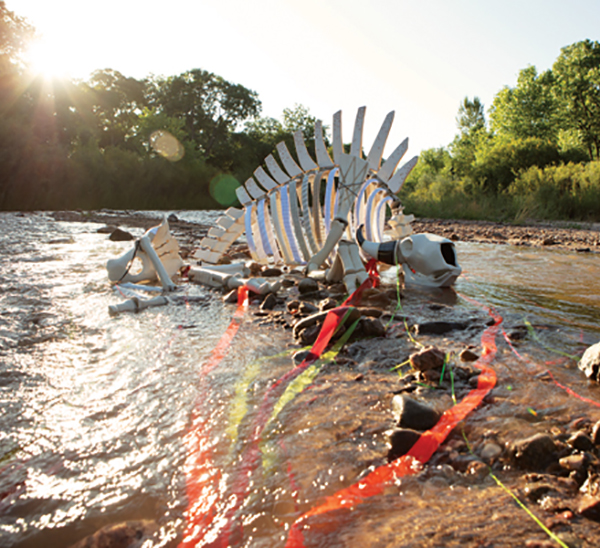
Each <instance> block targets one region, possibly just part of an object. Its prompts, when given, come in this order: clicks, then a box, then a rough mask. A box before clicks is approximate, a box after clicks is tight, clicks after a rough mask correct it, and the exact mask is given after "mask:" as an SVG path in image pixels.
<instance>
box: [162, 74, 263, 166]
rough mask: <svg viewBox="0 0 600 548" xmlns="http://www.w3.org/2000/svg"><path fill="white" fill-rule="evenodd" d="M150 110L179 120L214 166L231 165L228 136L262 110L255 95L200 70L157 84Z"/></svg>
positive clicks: (237, 85) (239, 86)
mask: <svg viewBox="0 0 600 548" xmlns="http://www.w3.org/2000/svg"><path fill="white" fill-rule="evenodd" d="M152 106H154V107H156V109H157V111H158V112H164V113H165V114H166V115H167V116H171V117H180V118H182V119H183V120H184V121H185V129H186V131H187V133H188V138H189V139H190V140H193V141H195V142H196V143H197V145H198V147H199V149H200V150H201V152H202V153H203V154H204V156H205V158H206V159H207V160H208V161H209V162H211V163H213V164H214V165H219V164H223V163H227V162H229V163H230V162H231V160H232V158H231V151H230V149H229V140H230V138H231V135H232V134H233V133H234V132H235V131H236V130H237V129H238V128H239V127H241V125H242V124H243V122H244V121H246V120H248V119H250V118H253V117H255V116H258V114H259V113H260V109H261V103H260V101H259V100H258V95H257V93H256V92H254V91H251V90H249V89H247V88H245V87H243V86H242V85H240V84H232V83H231V82H228V81H226V80H225V79H224V78H222V77H220V76H217V75H216V74H213V73H211V72H207V71H205V70H200V69H193V70H190V71H188V72H184V73H183V74H180V75H179V76H173V77H170V78H167V79H164V80H158V81H157V82H156V91H155V93H154V97H153V103H152Z"/></svg>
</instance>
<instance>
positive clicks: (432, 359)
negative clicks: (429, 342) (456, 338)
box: [410, 346, 446, 371]
mask: <svg viewBox="0 0 600 548" xmlns="http://www.w3.org/2000/svg"><path fill="white" fill-rule="evenodd" d="M445 358H446V354H445V353H444V352H442V351H441V350H439V349H438V348H435V347H434V346H428V347H427V348H424V349H423V350H420V351H419V352H415V353H414V354H411V355H410V364H411V365H412V366H413V367H414V368H415V369H417V370H418V371H429V370H430V369H441V367H442V366H443V365H444V360H445Z"/></svg>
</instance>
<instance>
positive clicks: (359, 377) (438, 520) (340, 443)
mask: <svg viewBox="0 0 600 548" xmlns="http://www.w3.org/2000/svg"><path fill="white" fill-rule="evenodd" d="M53 216H54V218H55V219H58V220H62V221H70V222H74V221H93V222H95V223H99V224H103V225H109V226H120V227H121V228H122V229H124V230H127V229H128V228H132V227H136V228H149V227H150V226H153V225H155V224H156V222H157V219H156V218H154V219H152V218H148V217H147V216H145V215H142V214H138V213H123V212H94V213H89V214H88V213H77V212H68V213H57V214H53ZM170 225H171V228H172V230H173V233H174V235H175V237H176V238H177V240H178V241H179V242H180V243H182V242H186V243H185V244H184V245H186V246H187V245H188V243H187V242H189V246H197V244H198V242H199V240H200V238H201V237H202V236H203V234H204V233H205V232H206V230H207V229H208V226H206V225H199V224H195V223H187V222H182V221H180V220H177V219H176V218H175V217H171V219H170ZM413 228H414V230H415V232H431V233H434V234H439V235H443V236H446V237H448V238H451V239H453V240H455V241H476V242H490V243H499V244H514V245H521V246H532V247H533V246H536V247H547V246H551V248H552V249H554V248H561V247H564V248H565V249H571V250H578V251H581V252H583V251H584V250H586V251H589V252H590V253H594V252H596V250H598V248H599V247H600V246H598V243H597V242H598V240H599V237H600V233H599V232H598V231H597V230H595V229H594V228H593V227H590V229H589V230H582V229H581V227H575V226H572V227H571V226H560V225H558V224H555V225H528V226H520V227H515V226H512V225H502V224H497V223H486V222H468V221H446V220H423V219H421V220H418V221H415V223H414V225H413ZM92 230H94V231H95V230H96V228H93V229H92ZM586 248H587V249H586ZM516 251H517V253H515V254H518V252H519V251H520V250H516ZM500 253H501V252H500ZM465 255H467V253H465ZM536 255H538V254H536ZM539 255H543V261H542V262H543V266H542V268H543V269H544V270H543V272H545V271H546V269H547V270H549V271H553V270H556V267H555V266H553V263H552V261H553V260H554V259H555V258H556V257H558V258H559V259H560V258H561V257H562V256H563V254H554V253H549V254H539ZM587 260H589V261H592V262H593V263H594V264H596V262H597V257H593V256H588V257H585V258H584V257H582V262H585V261H587ZM461 264H462V263H461ZM465 268H466V270H468V272H469V278H470V280H475V281H476V283H473V282H472V281H466V282H463V281H462V279H461V280H459V282H460V283H459V285H458V287H457V288H456V291H452V290H436V291H420V290H418V289H416V288H410V289H406V290H405V291H404V295H403V299H402V303H401V307H402V308H401V309H399V308H398V307H399V306H400V303H398V302H397V293H396V287H395V284H394V278H393V277H390V276H387V279H386V280H385V284H384V286H383V287H382V288H381V289H378V290H375V291H367V292H366V293H365V294H364V296H363V302H362V303H361V304H362V307H360V308H359V313H360V316H361V317H360V318H358V320H359V323H358V324H357V326H356V331H355V333H354V334H353V336H352V337H351V338H350V339H349V340H348V341H347V342H346V344H345V345H344V346H343V347H342V348H341V350H340V351H339V353H338V354H337V356H336V357H335V358H334V359H332V361H330V362H328V363H327V365H326V366H325V365H324V366H323V369H322V371H320V372H319V375H318V376H316V377H315V378H314V380H313V381H312V382H311V384H310V386H309V387H307V388H306V389H305V390H302V391H301V393H299V394H298V395H297V396H296V397H295V399H294V402H293V404H290V406H291V405H293V408H291V407H290V409H292V411H291V412H287V413H286V412H285V411H284V412H282V413H281V415H280V416H279V418H278V420H279V421H281V425H280V426H278V427H277V432H280V433H281V436H282V437H281V438H273V439H280V440H282V441H284V442H285V451H286V460H287V463H288V465H289V469H291V470H293V471H294V474H295V481H298V485H299V488H300V491H301V492H302V494H303V497H305V500H306V501H311V504H317V503H318V501H319V500H320V498H319V497H321V496H322V495H323V491H321V489H326V491H325V492H326V493H334V492H336V490H339V489H342V488H345V487H346V486H347V485H348V484H349V482H351V481H354V480H356V479H358V478H362V477H364V474H365V473H366V472H365V471H368V470H372V469H377V468H381V467H384V466H386V465H387V463H388V462H389V461H394V460H395V459H397V458H399V457H401V455H403V454H405V453H406V451H407V450H408V449H409V448H410V447H412V445H413V444H414V443H415V440H416V439H418V438H419V437H420V435H421V433H422V432H423V431H426V430H428V429H430V428H431V425H432V424H435V423H436V422H437V421H439V418H440V416H441V415H442V414H443V413H445V412H446V411H447V410H450V409H452V408H453V407H454V405H455V402H461V401H463V400H464V399H465V398H467V397H468V396H469V394H471V391H472V390H473V389H475V388H477V387H478V386H479V379H480V376H481V375H480V367H481V365H482V364H484V362H485V360H491V357H492V356H493V357H494V361H493V363H492V364H491V365H492V367H493V369H494V371H495V375H496V377H497V379H496V381H495V383H494V386H493V387H491V386H490V388H492V389H491V391H490V392H489V394H488V395H486V396H485V398H484V400H483V401H482V403H481V404H480V405H479V406H478V407H477V408H476V409H475V410H473V412H471V413H470V414H469V415H468V416H467V417H466V419H465V421H464V422H463V423H462V425H461V426H460V427H458V428H456V429H454V430H453V431H452V432H451V433H450V434H449V435H448V437H447V438H446V440H445V441H444V443H443V444H442V445H441V446H440V447H439V449H438V450H437V451H436V452H435V453H434V454H433V455H432V457H431V459H430V460H429V462H428V464H427V466H425V467H424V468H423V470H422V471H421V472H419V473H418V474H416V475H415V476H413V477H411V478H404V479H403V483H402V490H401V492H400V494H401V496H400V497H399V496H398V494H397V493H394V496H393V497H385V496H382V497H380V498H373V500H371V501H369V504H365V505H363V506H360V505H359V507H358V509H357V510H356V511H355V513H354V514H353V522H352V524H351V525H349V524H347V523H345V522H344V520H343V518H344V515H341V517H340V516H337V517H336V516H334V517H333V518H332V520H333V521H332V523H333V524H334V525H331V528H330V529H331V530H330V531H329V530H328V531H322V530H320V529H319V535H321V537H322V536H323V535H325V536H327V535H330V537H331V538H329V539H323V538H321V540H322V541H323V542H325V543H327V540H330V541H331V542H330V544H331V545H334V544H335V540H336V538H337V535H338V534H339V533H340V532H341V533H343V534H348V531H350V532H351V533H352V535H354V536H353V537H352V538H353V540H354V541H356V542H355V543H354V544H356V545H358V544H361V542H360V539H361V538H363V537H364V538H363V540H365V539H366V538H368V535H369V534H370V530H369V528H368V527H367V526H366V525H365V524H369V523H372V522H371V521H370V520H372V519H373V518H372V516H373V515H375V516H377V519H378V520H379V521H380V523H379V526H378V531H392V532H393V533H390V534H389V537H388V538H387V539H385V538H384V539H383V540H382V541H381V545H382V546H409V545H413V544H414V545H416V544H418V545H421V546H427V545H429V546H440V545H445V546H459V545H460V546H475V543H477V545H482V544H486V545H487V544H490V545H491V544H495V543H497V542H498V540H499V539H500V538H502V542H503V545H505V546H530V547H532V546H538V547H546V546H552V545H556V544H555V541H553V540H552V539H551V538H550V537H548V536H547V535H546V534H545V533H544V532H543V531H542V530H541V529H539V528H538V526H537V525H536V523H535V522H534V521H533V520H528V519H526V515H525V514H524V513H521V512H522V511H521V510H520V509H519V508H517V507H516V506H515V505H514V504H512V498H511V495H510V494H508V493H507V492H504V491H501V490H499V488H498V486H497V484H496V481H495V479H494V477H497V478H500V480H501V481H502V482H503V483H504V484H505V485H507V486H508V487H509V488H510V489H511V490H512V491H513V493H514V494H515V495H516V496H518V497H519V498H520V500H522V501H523V502H524V503H525V504H526V505H527V506H528V507H529V508H531V509H532V511H534V513H535V514H536V515H539V516H540V519H541V520H542V523H543V524H544V526H545V527H547V528H548V529H549V530H550V531H551V532H552V534H554V535H556V536H557V538H560V540H561V542H563V543H564V545H567V546H573V547H574V546H579V547H582V548H583V547H591V546H593V545H594V541H593V539H594V538H598V535H600V483H598V480H597V478H598V477H600V410H599V408H598V407H597V406H596V405H595V404H594V402H597V401H599V398H598V391H597V386H596V385H594V384H591V383H588V381H587V380H586V379H585V378H584V376H583V375H582V374H581V373H580V372H579V371H578V370H577V368H576V365H575V364H576V361H577V358H576V357H574V356H578V355H579V354H580V353H581V352H583V350H584V348H585V347H586V346H587V345H589V344H590V343H591V342H595V341H596V340H597V330H596V329H595V328H594V327H592V326H591V325H590V324H592V323H593V322H592V320H591V319H590V318H593V316H592V315H591V313H590V315H589V317H588V316H587V315H582V316H579V315H577V314H578V313H579V312H578V311H579V308H577V307H576V306H569V307H565V306H564V302H565V300H564V296H561V299H560V300H558V299H556V298H555V297H553V294H548V293H543V292H542V291H541V290H540V288H539V286H537V285H536V286H533V284H531V283H530V284H529V285H527V284H526V283H525V281H524V280H523V278H525V277H526V276H525V273H523V275H520V276H519V278H520V281H519V283H520V284H522V285H518V286H513V285H510V286H505V285H501V284H499V285H496V284H495V283H490V282H488V281H486V280H485V278H484V277H483V276H479V277H478V271H477V268H478V263H477V262H476V261H475V262H471V263H469V262H468V257H465ZM274 270H275V269H271V272H270V274H274ZM533 270H534V266H533V264H532V263H529V264H528V271H533ZM596 271H597V268H596ZM508 272H510V271H508ZM495 274H496V273H495ZM506 274H507V271H504V270H502V265H498V272H497V277H498V278H499V279H504V278H505V277H506ZM582 274H585V273H582ZM263 275H265V276H266V274H265V273H263ZM494 279H495V278H494ZM284 281H285V282H286V283H284V284H283V286H282V289H281V290H280V292H279V295H278V296H277V297H272V298H269V301H270V303H269V304H267V302H268V301H267V299H264V300H263V299H262V298H260V299H259V298H258V297H257V298H256V299H257V300H256V301H255V302H254V306H252V307H251V309H250V311H249V313H248V315H247V318H246V329H247V330H248V332H249V333H252V336H253V337H258V336H259V335H260V336H264V337H265V340H275V338H276V337H277V336H278V334H280V333H281V330H282V329H284V330H285V331H286V332H287V333H289V337H287V338H288V341H289V342H288V343H286V344H287V348H289V349H290V350H300V349H301V348H302V347H304V346H307V345H309V344H311V343H312V342H314V339H315V338H316V336H317V333H318V331H319V329H318V328H319V327H320V325H321V323H322V320H323V317H324V316H323V315H322V316H320V319H317V318H315V316H316V315H318V314H319V313H322V312H324V311H325V310H326V309H327V308H328V307H329V306H330V305H332V303H333V302H339V300H340V299H341V298H342V297H343V290H342V289H341V288H339V287H332V286H328V285H325V284H320V283H317V282H316V281H312V280H311V281H312V285H313V286H312V288H311V287H307V285H308V283H307V282H306V281H305V279H304V278H303V276H302V275H301V274H300V273H299V272H292V273H287V274H286V275H285V276H284ZM580 283H581V284H582V287H585V288H586V289H588V288H591V287H592V284H591V283H589V280H588V281H585V280H580ZM507 287H508V289H510V290H511V291H513V292H516V293H518V294H517V296H516V297H513V296H511V295H509V294H507V293H505V289H507ZM211 291H212V290H211ZM590 291H593V289H590ZM463 294H464V295H465V297H466V298H465V299H463V297H462V295H463ZM482 295H483V297H482ZM548 295H549V296H548ZM486 296H487V297H488V299H487V300H486V302H483V303H482V304H481V305H480V304H478V303H476V301H475V300H474V299H478V300H485V297H486ZM492 296H493V299H494V306H495V307H497V308H498V310H500V311H501V313H502V316H503V321H502V325H501V328H502V330H504V331H505V340H502V338H501V337H500V336H497V337H494V338H493V339H492V340H494V341H495V344H497V345H498V348H497V349H496V347H495V345H494V346H493V347H492V346H491V343H490V342H489V340H487V339H486V337H487V335H485V334H486V333H490V331H489V330H490V327H491V326H490V321H491V320H490V317H489V315H488V311H487V308H486V306H485V305H486V303H487V304H488V305H489V304H490V300H489V299H490V297H492ZM521 296H525V297H527V301H525V300H524V299H522V298H521ZM540 296H544V299H543V300H541V299H540V298H539V297H540ZM215 297H216V294H215ZM217 298H218V297H217ZM514 299H516V300H514ZM211 301H214V300H213V299H211ZM536 301H541V305H540V304H539V303H538V302H536ZM568 302H571V301H568ZM311 317H312V320H314V323H310V322H309V318H311ZM353 319H355V318H350V317H349V318H348V319H347V322H348V323H351V320H353ZM312 320H311V321H312ZM178 321H180V320H178ZM588 322H589V323H588ZM486 340H487V342H486ZM237 344H241V343H240V342H239V341H238V343H237ZM553 348H556V349H558V351H554V350H552V349H553ZM278 350H279V349H278ZM302 357H303V355H302V354H301V353H298V354H296V355H295V356H294V358H295V360H296V362H298V361H300V360H301V359H302ZM288 369H289V363H287V362H286V363H285V364H283V365H281V369H277V365H274V364H273V363H271V362H269V366H268V367H262V368H261V369H260V374H261V375H262V377H260V382H256V383H255V384H253V385H252V386H253V387H254V388H252V390H260V388H261V386H268V385H269V383H272V382H273V379H276V378H278V376H282V375H284V374H287V371H288ZM236 373H239V377H240V378H243V377H244V375H245V373H244V372H243V370H240V371H236ZM257 374H258V373H257ZM555 376H556V377H555ZM555 378H556V379H557V384H555V382H554V379H555ZM558 383H560V384H558ZM565 386H566V387H568V389H569V390H572V391H573V392H567V391H565V390H564V387H565ZM257 387H258V388H257ZM249 393H251V392H249ZM573 393H575V394H578V395H580V396H581V397H582V398H585V399H580V398H579V397H576V396H575V395H573ZM415 407H416V408H415ZM409 411H410V413H409ZM251 412H252V411H249V413H251ZM409 415H410V416H409ZM242 431H243V430H242ZM271 435H273V436H275V434H274V433H271ZM331 463H335V475H336V478H339V480H337V479H335V481H334V480H332V479H331V477H330V476H331V473H330V472H328V471H329V470H331V469H333V467H332V464H331ZM490 473H492V474H494V476H492V475H490ZM257 477H258V476H257ZM266 493H267V494H266V495H265V496H267V498H268V496H269V492H268V491H266ZM278 496H279V495H278ZM258 499H259V497H257V501H258ZM293 503H294V501H293V500H291V499H290V500H287V501H286V504H288V505H292V504H293ZM367 507H368V511H367V510H364V512H365V513H364V514H361V513H360V512H361V511H362V510H361V509H362V508H367ZM274 508H275V507H274ZM309 508H310V507H309V506H308V505H305V506H304V507H303V510H308V509H309ZM447 508H452V512H448V511H447ZM373 509H374V510H373ZM264 511H265V506H264V504H263V503H262V502H261V503H258V502H257V503H256V505H255V506H252V507H250V509H249V510H248V512H249V514H255V515H259V514H261V513H264ZM340 514H343V513H342V512H340ZM294 515H296V514H294ZM361 516H362V517H361ZM443 516H447V517H446V518H444V517H443ZM269 517H270V519H271V518H272V519H274V520H276V519H282V520H284V521H285V520H289V516H288V514H285V513H282V516H280V515H279V514H276V512H275V510H273V511H272V512H271V514H270V516H269ZM334 518H335V519H334ZM336 520H337V521H336ZM407 521H410V522H411V523H413V527H411V528H406V527H404V524H405V523H406V522H407ZM286 523H288V521H286ZM508 523H510V524H511V526H510V528H507V527H504V526H503V525H502V524H508ZM355 524H356V525H355ZM288 525H289V523H288ZM318 525H319V524H318V523H317V526H318ZM360 527H364V531H363V530H362V529H360ZM353 528H356V530H355V529H353ZM273 530H276V527H275V526H273ZM279 530H280V529H277V533H278V532H279ZM470 531H477V533H476V535H475V537H473V536H472V534H470V533H469V532H470ZM267 533H269V534H272V535H273V538H275V533H271V532H270V530H268V531H266V532H265V531H262V534H263V535H265V536H266V535H267ZM361 535H363V537H361ZM379 538H382V537H381V536H380V537H379ZM428 543H429V544H428Z"/></svg>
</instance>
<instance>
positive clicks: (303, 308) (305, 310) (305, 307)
mask: <svg viewBox="0 0 600 548" xmlns="http://www.w3.org/2000/svg"><path fill="white" fill-rule="evenodd" d="M297 309H298V312H300V314H315V313H317V312H319V311H320V310H319V307H318V306H315V305H314V304H312V303H309V302H306V301H300V303H298V308H297ZM320 312H322V310H321V311H320Z"/></svg>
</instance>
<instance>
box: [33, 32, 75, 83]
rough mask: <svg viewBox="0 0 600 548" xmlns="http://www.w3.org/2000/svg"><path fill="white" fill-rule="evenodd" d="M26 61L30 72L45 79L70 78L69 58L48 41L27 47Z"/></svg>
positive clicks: (41, 41)
mask: <svg viewBox="0 0 600 548" xmlns="http://www.w3.org/2000/svg"><path fill="white" fill-rule="evenodd" d="M27 60H28V63H29V66H30V68H31V70H32V72H33V73H34V74H37V75H41V76H43V77H44V78H45V79H53V78H66V77H69V76H71V74H70V58H69V56H67V55H65V54H64V52H61V48H59V47H57V46H56V45H54V44H52V43H50V42H48V41H45V40H37V41H35V42H33V43H32V44H31V45H30V46H29V49H28V52H27Z"/></svg>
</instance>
